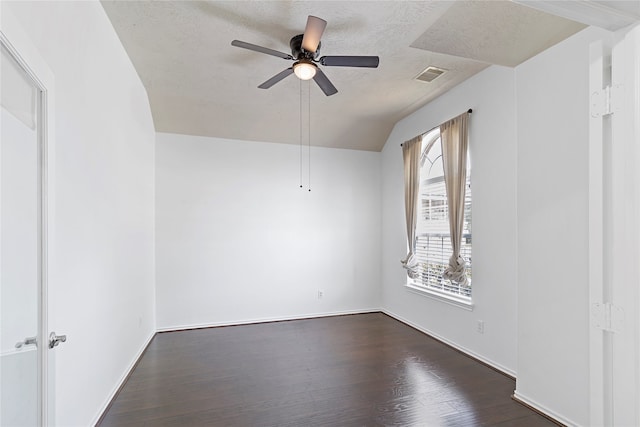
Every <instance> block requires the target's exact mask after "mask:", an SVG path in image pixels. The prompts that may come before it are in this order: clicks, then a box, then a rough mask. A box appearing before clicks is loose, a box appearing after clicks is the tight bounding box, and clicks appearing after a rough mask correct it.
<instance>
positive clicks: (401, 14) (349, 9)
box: [102, 1, 583, 151]
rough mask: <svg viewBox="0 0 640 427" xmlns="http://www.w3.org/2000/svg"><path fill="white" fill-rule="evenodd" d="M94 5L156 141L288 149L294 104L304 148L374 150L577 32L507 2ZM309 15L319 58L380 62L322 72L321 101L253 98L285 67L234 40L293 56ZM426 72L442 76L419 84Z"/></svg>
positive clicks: (297, 91) (285, 92)
mask: <svg viewBox="0 0 640 427" xmlns="http://www.w3.org/2000/svg"><path fill="white" fill-rule="evenodd" d="M102 5H103V7H104V9H105V11H106V12H107V15H108V16H109V18H110V19H111V22H112V23H113V26H114V28H115V29H116V32H117V33H118V36H119V37H120V39H121V41H122V43H123V45H124V47H125V49H126V50H127V52H128V54H129V56H130V57H131V60H132V62H133V64H134V66H135V67H136V70H137V71H138V74H139V75H140V77H141V79H142V81H143V83H144V85H145V87H146V89H147V93H148V95H149V100H150V104H151V110H152V113H153V119H154V123H155V127H156V130H157V131H160V132H171V133H182V134H189V135H203V136H214V137H220V138H230V139H241V140H253V141H266V142H280V143H291V144H297V143H298V142H299V138H300V108H301V106H300V104H301V99H302V104H303V105H305V106H306V105H310V110H311V114H310V117H311V144H312V145H316V146H326V147H342V148H351V149H359V150H373V151H378V150H380V149H381V148H382V146H383V145H384V143H385V141H386V139H387V137H388V135H389V133H390V131H391V129H392V128H393V125H394V124H395V123H396V122H397V121H398V120H400V119H401V118H403V117H405V116H406V115H408V114H410V113H411V112H413V111H415V110H416V109H418V108H419V107H421V106H422V105H424V104H426V103H427V102H429V101H430V100H432V99H434V98H436V97H437V96H439V95H441V94H443V93H444V92H446V91H447V90H449V89H451V88H452V87H454V86H456V85H457V84H459V83H460V82H462V81H464V80H466V79H467V78H469V77H470V76H472V75H474V74H476V73H477V72H479V71H481V70H482V69H484V68H486V67H487V66H489V65H490V64H492V63H496V64H507V65H514V64H516V63H519V62H521V61H522V60H524V59H527V57H529V56H532V55H533V54H535V53H537V52H539V51H541V50H543V49H545V48H546V47H548V46H550V45H552V44H555V43H557V42H559V41H561V40H562V39H564V38H566V37H567V36H569V35H570V34H572V33H574V32H576V31H578V30H579V29H580V28H582V27H583V26H581V25H578V24H576V23H574V22H572V21H569V20H565V19H561V18H556V17H553V16H551V15H548V14H545V13H543V12H538V11H534V10H532V9H530V8H528V7H525V6H521V5H517V4H514V3H511V2H509V1H487V2H485V1H474V2H466V1H465V2H444V1H411V2H400V1H389V2H385V1H371V2H367V1H203V2H197V1H175V2H167V1H130V2H129V1H102ZM308 15H315V16H319V17H321V18H323V19H325V20H326V21H327V22H328V25H327V28H326V30H325V33H324V35H323V37H322V48H321V52H320V53H321V55H378V56H380V66H379V68H377V69H367V68H343V67H324V68H323V70H324V72H325V74H326V75H327V76H328V77H329V78H330V79H331V81H332V82H333V84H334V85H335V86H336V87H337V89H338V93H337V94H336V95H333V96H330V97H326V96H324V94H323V93H322V92H321V91H320V89H319V88H318V87H317V85H316V84H315V83H314V82H313V81H311V82H310V83H309V82H301V81H300V80H298V79H297V78H296V77H295V76H293V75H292V76H289V77H287V78H286V79H285V80H283V81H281V82H280V83H278V84H276V85H275V86H273V87H272V88H270V89H267V90H263V89H258V88H257V86H258V85H259V84H261V83H262V82H264V81H265V80H267V79H268V78H270V77H271V76H273V75H275V74H277V73H278V72H280V71H282V70H284V69H285V68H288V67H290V66H291V61H287V60H283V59H280V58H277V57H274V56H269V55H264V54H260V53H257V52H252V51H248V50H245V49H240V48H237V47H232V46H231V41H232V40H234V39H238V40H242V41H245V42H249V43H253V44H258V45H261V46H265V47H268V48H271V49H275V50H278V51H281V52H285V53H290V51H289V40H290V38H291V37H292V36H294V35H296V34H301V33H302V32H303V31H304V27H305V24H306V20H307V16H308ZM550 22H552V24H553V25H552V28H553V31H550V30H549V28H551V27H549V25H551V24H550ZM523 23H526V25H527V26H529V27H533V28H537V27H538V26H540V28H541V29H542V31H535V32H533V34H530V35H527V34H526V33H523V32H521V31H519V25H520V24H523ZM468 26H473V27H474V28H472V29H471V30H470V29H469V28H468ZM497 28H502V30H501V31H496V29H497ZM430 31H432V32H433V33H434V34H435V35H437V37H434V38H430V37H428V36H427V35H428V34H429V32H430ZM514 32H515V33H517V34H518V38H517V40H516V41H517V43H516V44H514V41H513V40H511V38H512V34H513V33H514ZM447 40H451V41H455V42H454V43H451V42H447ZM520 43H522V44H523V49H520ZM412 46H413V47H412ZM521 50H522V52H521ZM523 52H524V53H523ZM428 66H436V67H439V68H443V69H446V70H448V72H447V73H445V74H443V75H442V76H440V77H438V78H437V79H436V80H434V81H433V82H431V83H424V82H420V81H416V80H415V79H414V78H415V77H416V76H417V75H418V74H419V73H420V72H421V71H423V70H424V69H425V68H427V67H428ZM309 85H310V87H309ZM307 96H310V99H309V98H307ZM309 102H310V104H309ZM305 129H306V125H305ZM305 132H306V130H305Z"/></svg>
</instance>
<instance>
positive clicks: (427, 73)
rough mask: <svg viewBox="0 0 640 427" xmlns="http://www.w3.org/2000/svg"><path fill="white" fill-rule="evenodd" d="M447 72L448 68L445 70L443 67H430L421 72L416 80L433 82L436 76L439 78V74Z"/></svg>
mask: <svg viewBox="0 0 640 427" xmlns="http://www.w3.org/2000/svg"><path fill="white" fill-rule="evenodd" d="M446 72H447V70H444V69H442V68H437V67H428V68H427V69H426V70H424V71H423V72H421V73H420V74H419V75H418V76H417V77H416V80H420V81H421V82H427V83H431V82H432V81H434V80H435V79H436V78H438V77H439V76H441V75H443V74H444V73H446Z"/></svg>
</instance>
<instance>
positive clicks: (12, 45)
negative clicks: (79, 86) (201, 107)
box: [0, 5, 55, 426]
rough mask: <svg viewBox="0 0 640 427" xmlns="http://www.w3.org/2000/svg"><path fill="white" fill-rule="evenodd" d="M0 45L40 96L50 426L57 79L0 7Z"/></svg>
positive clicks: (41, 305)
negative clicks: (52, 229)
mask: <svg viewBox="0 0 640 427" xmlns="http://www.w3.org/2000/svg"><path fill="white" fill-rule="evenodd" d="M0 8H1V9H0V11H1V13H0V44H2V46H3V47H4V48H5V49H7V52H8V53H9V54H10V55H11V56H12V57H13V58H14V59H15V60H16V62H17V63H18V65H20V67H22V68H23V70H24V71H25V72H26V73H27V75H28V77H29V78H30V79H31V80H32V82H33V83H34V84H35V86H36V87H37V89H38V90H39V94H40V102H39V103H38V106H37V108H38V111H37V114H38V121H37V129H38V131H37V135H38V173H39V176H38V190H39V196H40V197H39V200H38V240H39V241H38V244H39V253H38V282H39V289H38V296H39V298H38V338H37V343H38V350H39V351H38V389H39V390H38V409H39V414H38V419H39V421H40V425H42V426H47V425H49V424H50V421H51V423H52V424H53V423H54V422H53V420H55V408H54V405H52V404H51V403H52V400H53V399H52V397H53V396H54V392H55V382H54V379H55V364H54V363H53V358H52V357H50V355H49V351H48V350H49V346H48V344H49V341H48V332H49V326H50V325H49V324H50V318H51V299H50V295H51V286H50V278H51V269H50V265H51V264H50V256H51V254H52V253H53V252H52V249H53V243H54V242H53V239H52V234H51V232H50V229H49V224H50V223H51V221H52V217H53V213H54V209H53V206H54V204H53V201H54V199H53V192H52V191H51V188H53V187H52V184H53V180H54V176H55V174H54V170H53V168H52V166H53V162H51V161H50V159H53V158H54V157H53V147H54V146H55V144H54V141H55V138H54V135H55V129H54V126H53V124H54V123H55V121H54V114H53V113H54V108H53V106H54V82H55V81H54V75H53V73H52V72H51V69H50V68H49V67H48V65H47V63H46V62H45V60H44V59H43V57H42V56H41V55H40V53H39V52H38V50H37V49H36V48H35V46H34V45H33V44H32V42H31V40H30V39H29V37H28V36H27V35H26V33H25V32H24V31H23V30H22V28H21V27H20V25H19V24H18V21H17V19H15V17H14V16H13V15H12V14H11V13H10V12H9V11H8V10H7V8H6V7H3V6H2V5H0Z"/></svg>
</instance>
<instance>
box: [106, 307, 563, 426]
mask: <svg viewBox="0 0 640 427" xmlns="http://www.w3.org/2000/svg"><path fill="white" fill-rule="evenodd" d="M514 388H515V383H514V381H513V380H512V379H511V378H508V377H506V376H504V375H502V374H500V373H498V372H495V371H494V370H492V369H490V368H488V367H486V366H484V365H482V364H480V363H478V362H476V361H474V360H472V359H471V358H469V357H466V356H465V355H463V354H461V353H458V352H457V351H455V350H453V349H451V348H449V347H447V346H445V345H443V344H442V343H440V342H438V341H436V340H434V339H432V338H430V337H428V336H426V335H424V334H422V333H421V332H419V331H417V330H415V329H413V328H411V327H409V326H406V325H404V324H402V323H400V322H398V321H396V320H394V319H392V318H390V317H388V316H386V315H384V314H381V313H370V314H359V315H351V316H337V317H326V318H319V319H309V320H295V321H288V322H275V323H263V324H255V325H244V326H230V327H221V328H210V329H198V330H190V331H181V332H169V333H161V334H158V335H156V337H155V338H154V339H153V341H152V342H151V344H150V345H149V348H148V349H147V351H146V352H145V354H144V355H143V357H142V359H141V360H140V363H139V364H138V366H137V367H136V368H135V370H134V371H133V373H132V374H131V376H130V377H129V379H128V381H127V383H126V384H125V386H124V387H123V388H122V390H121V391H120V393H119V394H118V396H117V397H116V399H115V400H114V402H113V404H112V406H111V407H110V408H109V410H108V411H107V413H106V414H105V415H104V416H103V418H102V421H101V423H99V425H100V426H102V427H110V426H225V427H226V426H229V427H231V426H243V427H245V426H292V427H298V426H502V427H506V426H519V427H527V426H554V425H555V424H553V423H551V422H550V421H548V420H547V419H545V418H544V417H542V416H540V415H538V414H536V413H535V412H532V411H531V410H529V409H527V408H525V407H524V406H522V405H519V404H518V403H516V402H514V401H513V400H511V394H512V393H513V390H514Z"/></svg>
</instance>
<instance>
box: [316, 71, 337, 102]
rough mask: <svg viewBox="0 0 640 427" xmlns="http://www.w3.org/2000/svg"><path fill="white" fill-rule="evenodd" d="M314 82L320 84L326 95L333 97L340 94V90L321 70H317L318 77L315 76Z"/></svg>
mask: <svg viewBox="0 0 640 427" xmlns="http://www.w3.org/2000/svg"><path fill="white" fill-rule="evenodd" d="M313 80H315V82H316V83H318V86H320V89H322V91H323V92H324V94H325V95H327V96H331V95H333V94H335V93H338V89H336V87H335V86H334V85H333V83H331V81H329V78H328V77H327V76H326V75H325V74H324V73H323V72H322V70H321V69H319V68H318V69H317V70H316V75H315V76H313Z"/></svg>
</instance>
